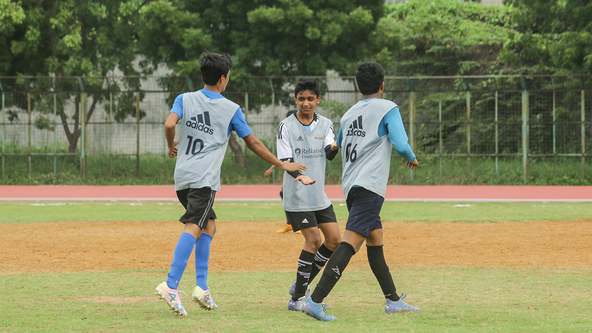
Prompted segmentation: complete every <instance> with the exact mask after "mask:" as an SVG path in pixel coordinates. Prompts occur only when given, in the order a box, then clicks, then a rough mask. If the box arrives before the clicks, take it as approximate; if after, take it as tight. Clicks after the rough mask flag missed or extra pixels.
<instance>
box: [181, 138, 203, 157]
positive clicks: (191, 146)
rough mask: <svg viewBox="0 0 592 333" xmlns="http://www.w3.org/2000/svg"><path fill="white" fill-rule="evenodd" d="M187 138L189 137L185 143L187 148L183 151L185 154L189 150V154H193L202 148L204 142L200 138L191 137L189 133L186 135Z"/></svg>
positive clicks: (187, 153)
mask: <svg viewBox="0 0 592 333" xmlns="http://www.w3.org/2000/svg"><path fill="white" fill-rule="evenodd" d="M187 139H189V142H188V143H187V150H186V151H185V155H189V153H190V152H191V155H195V154H198V153H199V152H201V151H202V150H203V148H204V142H203V140H202V139H193V137H192V136H191V135H188V136H187ZM198 146H199V147H198Z"/></svg>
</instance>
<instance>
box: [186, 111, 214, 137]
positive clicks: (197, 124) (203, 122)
mask: <svg viewBox="0 0 592 333" xmlns="http://www.w3.org/2000/svg"><path fill="white" fill-rule="evenodd" d="M185 125H187V127H191V128H194V129H196V130H198V131H202V132H204V133H206V134H210V135H213V134H214V129H213V128H211V127H210V126H212V124H211V123H210V112H208V111H206V112H204V113H203V114H198V115H197V116H196V117H191V119H190V120H187V122H186V123H185Z"/></svg>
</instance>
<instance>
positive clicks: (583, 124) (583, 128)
mask: <svg viewBox="0 0 592 333" xmlns="http://www.w3.org/2000/svg"><path fill="white" fill-rule="evenodd" d="M585 105H586V98H585V92H584V90H583V89H582V108H581V125H580V128H581V131H582V179H586V108H585Z"/></svg>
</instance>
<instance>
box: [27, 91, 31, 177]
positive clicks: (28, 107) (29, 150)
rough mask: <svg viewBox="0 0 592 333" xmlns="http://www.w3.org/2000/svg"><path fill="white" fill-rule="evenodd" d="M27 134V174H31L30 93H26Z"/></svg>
mask: <svg viewBox="0 0 592 333" xmlns="http://www.w3.org/2000/svg"><path fill="white" fill-rule="evenodd" d="M27 115H28V119H29V120H28V121H27V136H28V141H27V142H28V143H27V150H28V155H29V168H28V169H29V176H31V94H30V93H27Z"/></svg>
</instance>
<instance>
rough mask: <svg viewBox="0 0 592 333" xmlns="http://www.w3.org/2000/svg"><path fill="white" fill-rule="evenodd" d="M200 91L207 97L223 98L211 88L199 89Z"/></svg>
mask: <svg viewBox="0 0 592 333" xmlns="http://www.w3.org/2000/svg"><path fill="white" fill-rule="evenodd" d="M200 91H201V93H202V94H204V95H206V97H207V98H209V99H219V98H224V96H222V95H220V94H218V93H217V92H213V91H211V90H207V89H201V90H200Z"/></svg>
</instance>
